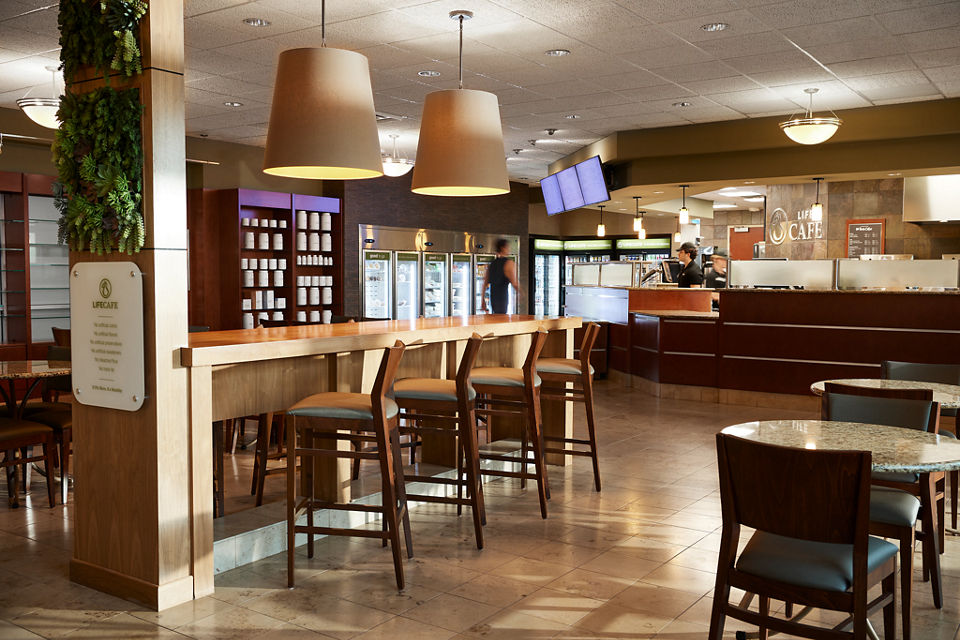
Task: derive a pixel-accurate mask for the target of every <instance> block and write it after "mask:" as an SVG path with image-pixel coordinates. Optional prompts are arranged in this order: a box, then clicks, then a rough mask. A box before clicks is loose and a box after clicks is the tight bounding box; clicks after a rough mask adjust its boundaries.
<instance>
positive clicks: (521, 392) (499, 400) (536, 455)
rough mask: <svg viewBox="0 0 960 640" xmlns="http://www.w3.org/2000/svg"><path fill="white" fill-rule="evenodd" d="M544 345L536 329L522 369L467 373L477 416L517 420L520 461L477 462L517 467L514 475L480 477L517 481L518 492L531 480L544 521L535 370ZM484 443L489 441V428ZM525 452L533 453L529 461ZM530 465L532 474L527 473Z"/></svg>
mask: <svg viewBox="0 0 960 640" xmlns="http://www.w3.org/2000/svg"><path fill="white" fill-rule="evenodd" d="M546 341H547V332H546V331H544V330H542V329H540V330H539V331H535V332H533V333H532V334H531V335H530V348H529V349H528V350H527V356H526V358H525V359H524V361H523V366H522V367H519V368H516V367H476V368H474V369H473V371H472V372H471V373H470V384H472V385H473V388H474V390H475V391H476V392H477V400H476V402H477V415H478V416H482V417H484V418H490V417H492V416H503V417H509V418H513V419H517V418H519V420H520V423H521V426H520V457H519V458H517V457H516V456H514V455H507V454H500V453H490V452H483V453H480V459H481V460H489V461H495V462H501V463H502V462H507V463H513V464H518V463H519V465H520V469H519V470H518V471H506V470H499V469H491V468H487V469H483V471H482V473H483V475H491V476H501V477H506V478H519V479H520V486H521V488H524V487H526V481H527V480H535V481H536V483H537V494H538V497H539V499H540V517H542V518H546V517H547V500H548V499H549V497H550V487H549V485H548V484H547V465H546V460H545V458H544V442H543V432H542V431H541V424H540V385H541V384H542V380H541V378H540V376H539V375H537V371H536V366H537V359H538V358H539V357H540V352H541V351H542V350H543V345H544V344H546ZM487 440H488V441H489V440H490V431H489V424H488V427H487ZM528 445H529V450H530V451H531V452H532V453H533V457H532V458H530V457H528V455H527V452H528ZM531 464H532V465H533V468H534V470H533V472H532V473H531V472H530V471H529V468H530V465H531Z"/></svg>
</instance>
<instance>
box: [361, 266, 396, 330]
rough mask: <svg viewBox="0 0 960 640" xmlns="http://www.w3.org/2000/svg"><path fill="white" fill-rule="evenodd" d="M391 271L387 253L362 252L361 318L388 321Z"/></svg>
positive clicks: (391, 298) (390, 303) (391, 290)
mask: <svg viewBox="0 0 960 640" xmlns="http://www.w3.org/2000/svg"><path fill="white" fill-rule="evenodd" d="M392 277H393V269H392V261H391V259H390V252H389V251H368V250H365V251H364V252H363V317H364V318H378V319H384V320H389V319H390V317H391V312H392V311H393V295H392V294H393V283H392Z"/></svg>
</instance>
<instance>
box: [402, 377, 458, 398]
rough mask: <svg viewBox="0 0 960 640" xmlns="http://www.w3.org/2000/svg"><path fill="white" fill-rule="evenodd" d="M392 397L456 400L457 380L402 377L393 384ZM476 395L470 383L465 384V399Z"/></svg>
mask: <svg viewBox="0 0 960 640" xmlns="http://www.w3.org/2000/svg"><path fill="white" fill-rule="evenodd" d="M393 397H394V398H399V399H401V400H403V399H409V400H436V401H439V402H456V401H457V381H456V380H441V379H440V378H404V379H403V380H397V381H396V382H395V383H394V384H393ZM476 397H477V392H476V391H474V389H473V386H472V385H468V386H467V399H469V400H473V399H474V398H476Z"/></svg>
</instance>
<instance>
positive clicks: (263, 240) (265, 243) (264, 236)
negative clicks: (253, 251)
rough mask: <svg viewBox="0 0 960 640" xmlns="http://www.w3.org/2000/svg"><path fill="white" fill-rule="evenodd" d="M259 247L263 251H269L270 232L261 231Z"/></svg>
mask: <svg viewBox="0 0 960 640" xmlns="http://www.w3.org/2000/svg"><path fill="white" fill-rule="evenodd" d="M257 247H258V248H259V249H260V250H261V251H269V250H270V234H269V233H261V234H260V236H259V241H258V242H257Z"/></svg>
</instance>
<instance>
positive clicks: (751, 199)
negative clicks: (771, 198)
mask: <svg viewBox="0 0 960 640" xmlns="http://www.w3.org/2000/svg"><path fill="white" fill-rule="evenodd" d="M744 200H745V201H746V202H763V196H750V197H749V198H744Z"/></svg>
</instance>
